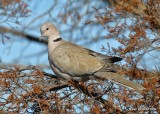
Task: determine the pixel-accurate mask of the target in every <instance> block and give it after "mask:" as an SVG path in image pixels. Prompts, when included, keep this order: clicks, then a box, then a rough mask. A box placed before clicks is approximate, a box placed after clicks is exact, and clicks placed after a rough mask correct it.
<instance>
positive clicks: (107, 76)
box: [94, 72, 145, 92]
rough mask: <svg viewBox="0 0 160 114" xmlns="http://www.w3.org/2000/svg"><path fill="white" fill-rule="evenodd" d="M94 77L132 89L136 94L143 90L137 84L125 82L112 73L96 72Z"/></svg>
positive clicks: (125, 80)
mask: <svg viewBox="0 0 160 114" xmlns="http://www.w3.org/2000/svg"><path fill="white" fill-rule="evenodd" d="M94 75H95V76H97V77H98V78H105V79H108V80H110V81H113V82H115V83H118V84H120V85H122V86H125V87H128V88H131V89H134V90H136V91H138V92H141V91H143V90H144V89H145V88H144V87H143V86H141V85H139V84H137V83H134V82H132V81H130V80H127V79H126V78H124V77H123V76H121V75H119V74H117V73H114V72H96V73H95V74H94Z"/></svg>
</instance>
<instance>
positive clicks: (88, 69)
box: [40, 22, 145, 91]
mask: <svg viewBox="0 0 160 114" xmlns="http://www.w3.org/2000/svg"><path fill="white" fill-rule="evenodd" d="M40 30H41V34H42V37H47V38H48V58H49V63H50V66H51V68H52V70H53V71H54V73H55V74H56V75H57V76H58V77H60V78H62V79H65V80H68V79H75V80H81V81H86V80H89V79H90V77H91V76H92V77H94V78H98V79H108V80H111V81H113V82H115V83H119V84H121V85H123V86H127V87H129V88H132V89H135V90H137V91H142V90H144V89H145V88H144V87H143V86H141V85H139V84H137V83H134V82H132V81H129V80H127V79H125V78H124V77H123V76H121V75H120V74H118V73H117V70H118V69H120V68H121V67H120V66H118V65H116V64H114V62H117V61H120V60H121V58H119V57H110V56H106V55H103V54H100V53H97V52H94V51H91V50H89V49H86V48H83V47H81V46H79V45H76V44H73V43H71V42H67V41H64V40H63V39H62V38H61V36H60V33H59V31H58V30H57V28H56V26H54V25H53V24H52V23H50V22H47V23H44V24H43V25H42V26H41V29H40Z"/></svg>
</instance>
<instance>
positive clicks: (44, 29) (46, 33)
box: [40, 22, 59, 38]
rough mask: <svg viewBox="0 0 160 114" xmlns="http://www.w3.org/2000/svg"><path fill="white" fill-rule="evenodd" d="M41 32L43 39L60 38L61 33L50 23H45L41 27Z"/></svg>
mask: <svg viewBox="0 0 160 114" xmlns="http://www.w3.org/2000/svg"><path fill="white" fill-rule="evenodd" d="M40 31H41V36H42V37H48V38H49V37H51V36H53V37H55V38H57V37H59V32H58V30H57V28H56V26H55V25H53V24H52V23H50V22H46V23H44V24H43V25H42V26H41V28H40Z"/></svg>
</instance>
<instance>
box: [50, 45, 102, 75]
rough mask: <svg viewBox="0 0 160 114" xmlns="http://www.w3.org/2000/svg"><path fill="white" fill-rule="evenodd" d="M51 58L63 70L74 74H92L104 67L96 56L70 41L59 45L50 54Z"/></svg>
mask: <svg viewBox="0 0 160 114" xmlns="http://www.w3.org/2000/svg"><path fill="white" fill-rule="evenodd" d="M50 59H51V60H52V62H53V64H54V65H55V66H56V67H57V68H58V69H59V70H60V71H61V72H63V73H67V74H70V75H72V76H74V75H85V74H92V73H94V72H96V71H98V70H100V69H101V68H102V67H103V64H102V62H101V61H99V60H98V58H97V57H96V56H93V55H92V54H90V53H89V51H88V50H86V49H85V48H83V47H81V46H78V45H76V44H73V43H70V42H63V43H61V44H60V45H58V46H57V47H56V49H55V50H54V51H53V52H52V54H51V55H50Z"/></svg>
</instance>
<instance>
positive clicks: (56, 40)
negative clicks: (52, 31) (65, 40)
mask: <svg viewBox="0 0 160 114" xmlns="http://www.w3.org/2000/svg"><path fill="white" fill-rule="evenodd" d="M61 40H62V38H61V37H59V38H57V39H55V40H53V42H58V41H61Z"/></svg>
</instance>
